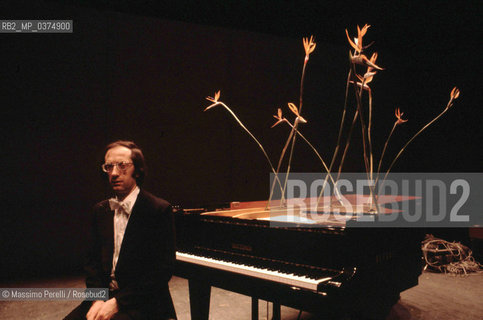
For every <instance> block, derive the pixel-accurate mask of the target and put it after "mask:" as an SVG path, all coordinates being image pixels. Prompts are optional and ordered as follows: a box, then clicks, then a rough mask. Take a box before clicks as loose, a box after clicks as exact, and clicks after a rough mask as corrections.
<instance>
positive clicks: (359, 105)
mask: <svg viewBox="0 0 483 320" xmlns="http://www.w3.org/2000/svg"><path fill="white" fill-rule="evenodd" d="M351 60H352V59H351ZM351 66H352V72H353V74H354V75H355V74H356V70H355V68H356V67H355V64H354V62H352V61H351ZM363 90H364V83H362V85H361V88H360V90H357V79H356V77H355V76H354V94H355V96H356V102H357V110H358V111H359V119H360V120H361V130H362V145H363V150H364V163H365V165H366V174H367V179H368V181H369V182H372V179H371V173H370V166H369V159H368V155H367V143H366V138H367V134H368V133H367V128H366V125H365V122H364V114H363V110H362V92H363ZM369 190H370V194H371V195H370V198H371V199H372V201H373V202H374V205H375V208H376V212H377V213H379V206H378V205H377V199H376V197H375V194H374V185H372V184H369Z"/></svg>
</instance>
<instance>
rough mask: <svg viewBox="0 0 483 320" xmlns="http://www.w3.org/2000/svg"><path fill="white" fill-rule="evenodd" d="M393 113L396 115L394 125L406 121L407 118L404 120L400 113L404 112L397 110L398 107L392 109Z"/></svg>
mask: <svg viewBox="0 0 483 320" xmlns="http://www.w3.org/2000/svg"><path fill="white" fill-rule="evenodd" d="M394 114H395V115H396V118H397V121H396V125H398V124H403V123H404V122H407V121H408V120H407V119H406V120H404V119H402V118H401V117H402V115H403V114H404V112H401V110H399V108H396V110H395V111H394Z"/></svg>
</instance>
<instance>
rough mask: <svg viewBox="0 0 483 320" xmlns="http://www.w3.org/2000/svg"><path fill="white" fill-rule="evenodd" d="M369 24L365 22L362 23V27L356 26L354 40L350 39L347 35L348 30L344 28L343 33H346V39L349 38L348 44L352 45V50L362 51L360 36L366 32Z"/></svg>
mask: <svg viewBox="0 0 483 320" xmlns="http://www.w3.org/2000/svg"><path fill="white" fill-rule="evenodd" d="M369 27H370V25H368V24H366V25H364V27H362V29H361V28H359V26H357V38H354V41H352V40H351V38H350V37H349V32H348V31H347V29H345V34H346V35H347V40H349V44H350V45H351V46H352V48H354V50H355V51H356V52H357V53H361V52H362V49H363V48H362V38H363V37H364V35H365V34H366V32H367V29H369Z"/></svg>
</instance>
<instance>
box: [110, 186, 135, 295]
mask: <svg viewBox="0 0 483 320" xmlns="http://www.w3.org/2000/svg"><path fill="white" fill-rule="evenodd" d="M139 191H140V189H139V187H136V188H134V189H133V191H131V193H130V194H129V195H128V196H127V197H126V198H125V199H124V200H123V201H118V199H117V198H115V199H110V200H109V204H110V206H111V209H113V210H114V254H113V255H112V270H111V283H110V284H109V288H110V289H111V290H116V289H119V286H118V284H117V281H116V278H115V275H114V272H115V271H116V265H117V260H118V259H119V252H120V251H121V245H122V239H123V238H124V232H125V231H126V227H127V223H128V222H129V217H130V216H131V212H132V208H133V207H134V204H135V203H136V199H137V197H138V194H139Z"/></svg>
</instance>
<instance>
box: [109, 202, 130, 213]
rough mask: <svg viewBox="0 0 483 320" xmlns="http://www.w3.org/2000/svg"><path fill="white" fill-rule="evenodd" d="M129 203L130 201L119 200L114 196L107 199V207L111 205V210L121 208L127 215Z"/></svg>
mask: <svg viewBox="0 0 483 320" xmlns="http://www.w3.org/2000/svg"><path fill="white" fill-rule="evenodd" d="M130 205H131V202H129V201H119V200H117V199H114V198H111V199H109V207H111V210H117V209H121V211H124V212H125V213H126V214H127V215H129V206H130Z"/></svg>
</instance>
